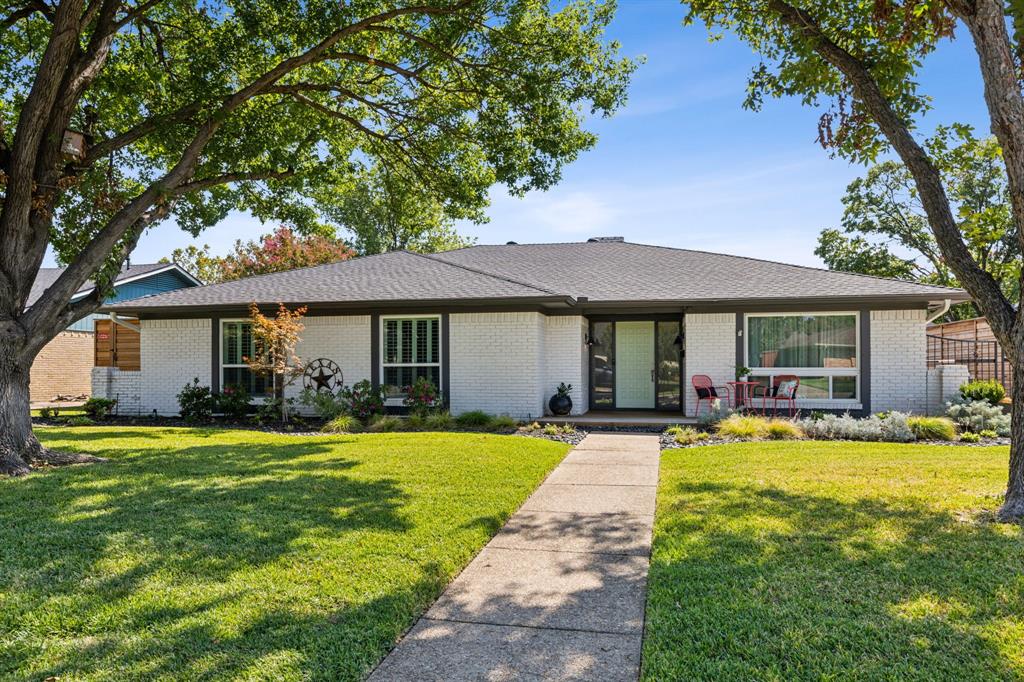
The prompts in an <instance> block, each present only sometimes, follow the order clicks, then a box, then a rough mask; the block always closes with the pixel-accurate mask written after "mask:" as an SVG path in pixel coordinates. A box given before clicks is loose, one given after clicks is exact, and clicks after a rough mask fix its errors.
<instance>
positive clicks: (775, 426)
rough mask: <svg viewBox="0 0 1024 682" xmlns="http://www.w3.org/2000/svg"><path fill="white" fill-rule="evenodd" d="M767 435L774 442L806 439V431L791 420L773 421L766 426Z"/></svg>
mask: <svg viewBox="0 0 1024 682" xmlns="http://www.w3.org/2000/svg"><path fill="white" fill-rule="evenodd" d="M765 435H766V436H767V437H768V438H771V439H772V440H798V439H800V438H803V437H804V430H803V429H801V428H800V425H799V424H797V423H796V422H794V421H791V420H789V419H772V420H771V421H769V422H768V424H767V426H765Z"/></svg>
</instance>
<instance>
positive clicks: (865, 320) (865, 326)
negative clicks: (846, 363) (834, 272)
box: [857, 308, 871, 415]
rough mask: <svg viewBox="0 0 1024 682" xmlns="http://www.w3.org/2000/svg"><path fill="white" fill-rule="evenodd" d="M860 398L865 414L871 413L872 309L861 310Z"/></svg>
mask: <svg viewBox="0 0 1024 682" xmlns="http://www.w3.org/2000/svg"><path fill="white" fill-rule="evenodd" d="M857 364H858V365H859V366H860V395H858V396H857V397H858V398H859V399H860V404H861V408H862V409H863V412H864V414H865V415H868V414H871V310H869V309H868V308H861V310H860V357H859V358H857Z"/></svg>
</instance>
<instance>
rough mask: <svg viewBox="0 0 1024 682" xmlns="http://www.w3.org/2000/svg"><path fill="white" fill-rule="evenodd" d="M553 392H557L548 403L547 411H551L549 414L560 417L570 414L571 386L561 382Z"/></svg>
mask: <svg viewBox="0 0 1024 682" xmlns="http://www.w3.org/2000/svg"><path fill="white" fill-rule="evenodd" d="M555 390H556V391H557V392H556V393H555V394H554V395H553V396H551V400H549V401H548V409H550V410H551V414H554V415H558V416H562V415H565V414H569V413H570V412H572V397H571V396H570V395H569V394H570V393H572V384H566V383H565V382H562V383H560V384H558V388H557V389H555Z"/></svg>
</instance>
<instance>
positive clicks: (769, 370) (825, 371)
mask: <svg viewBox="0 0 1024 682" xmlns="http://www.w3.org/2000/svg"><path fill="white" fill-rule="evenodd" d="M840 316H843V317H853V338H854V366H853V367H755V366H753V365H752V364H750V342H749V339H750V318H752V317H840ZM860 341H861V339H860V313H859V312H858V311H856V310H829V311H823V312H819V311H811V310H808V311H798V312H776V313H744V314H743V364H744V365H745V366H746V367H748V368H749V369H750V376H767V377H768V380H769V381H771V380H772V378H773V377H774V376H776V375H778V374H792V375H794V376H798V377H805V376H806V377H826V378H827V379H828V395H829V397H827V398H807V397H804V398H799V397H798V398H797V403H801V402H815V403H820V402H825V403H829V404H832V405H836V406H844V407H847V406H854V405H860V404H861V400H862V399H863V396H862V394H861V367H862V364H861V358H862V356H861V343H860ZM837 376H839V377H850V376H852V377H854V379H856V385H855V388H854V390H855V391H856V396H855V397H853V398H833V397H832V393H833V389H832V378H833V377H837Z"/></svg>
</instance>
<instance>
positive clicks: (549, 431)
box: [541, 424, 562, 436]
mask: <svg viewBox="0 0 1024 682" xmlns="http://www.w3.org/2000/svg"><path fill="white" fill-rule="evenodd" d="M541 433H543V434H544V435H545V436H557V435H558V434H560V433H562V429H561V428H560V427H559V426H558V424H545V425H544V428H543V430H542V431H541Z"/></svg>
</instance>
